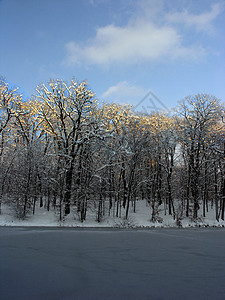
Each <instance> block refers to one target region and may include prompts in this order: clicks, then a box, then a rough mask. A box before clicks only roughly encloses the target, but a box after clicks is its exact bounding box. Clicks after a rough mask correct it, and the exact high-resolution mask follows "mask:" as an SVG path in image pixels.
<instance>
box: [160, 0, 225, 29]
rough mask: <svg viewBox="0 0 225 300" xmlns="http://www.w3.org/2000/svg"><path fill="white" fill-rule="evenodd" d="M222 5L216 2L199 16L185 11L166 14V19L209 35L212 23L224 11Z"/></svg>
mask: <svg viewBox="0 0 225 300" xmlns="http://www.w3.org/2000/svg"><path fill="white" fill-rule="evenodd" d="M224 6H225V5H224V3H222V2H218V3H214V4H213V5H212V6H211V10H210V11H207V12H202V13H201V14H192V13H189V12H188V11H187V10H184V11H182V12H176V13H173V14H167V16H166V19H167V21H169V22H170V23H183V24H185V25H186V26H188V27H191V26H192V27H195V28H196V29H197V30H198V31H205V32H208V33H211V32H212V31H213V24H212V23H213V21H214V20H215V19H216V18H217V16H218V15H219V14H221V13H222V11H223V10H224Z"/></svg>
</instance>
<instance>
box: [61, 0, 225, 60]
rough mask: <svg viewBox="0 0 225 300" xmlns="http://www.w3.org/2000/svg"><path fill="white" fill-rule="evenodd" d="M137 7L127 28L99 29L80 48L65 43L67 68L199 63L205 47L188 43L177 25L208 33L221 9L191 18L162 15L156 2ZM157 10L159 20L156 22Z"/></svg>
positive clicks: (185, 14)
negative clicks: (167, 61) (174, 61)
mask: <svg viewBox="0 0 225 300" xmlns="http://www.w3.org/2000/svg"><path fill="white" fill-rule="evenodd" d="M140 3H141V4H140V5H139V6H138V7H139V9H137V13H136V14H135V13H134V14H133V15H132V17H131V19H130V20H129V21H128V22H127V24H126V25H124V26H116V25H115V24H110V25H107V26H104V27H99V28H98V29H97V30H96V35H95V36H94V37H93V38H92V39H91V40H89V41H86V42H85V41H84V44H83V45H80V44H78V43H76V42H74V41H70V42H68V43H67V44H66V51H67V56H66V60H65V62H66V64H67V65H73V64H78V63H83V62H85V63H86V64H95V65H110V64H114V63H118V64H124V63H129V64H133V63H137V62H138V63H139V62H149V61H150V62H151V61H157V60H161V59H180V58H185V59H198V58H200V57H202V56H203V55H204V53H205V51H204V47H202V46H201V45H200V42H198V43H199V44H198V45H197V44H191V42H189V43H187V42H186V36H184V35H182V34H181V31H180V28H179V27H178V23H181V22H182V23H184V24H185V25H187V26H188V27H189V26H194V27H195V29H197V30H208V31H209V30H210V29H212V28H213V27H212V22H213V20H215V18H216V17H217V16H218V15H219V14H220V12H221V9H222V7H223V5H222V4H221V3H217V4H214V5H212V7H211V10H210V11H208V12H203V13H201V14H191V13H189V12H188V11H183V12H175V13H167V14H165V12H164V9H163V1H162V0H160V1H159V3H160V5H159V4H157V1H155V0H152V2H149V1H146V0H142V1H140ZM149 3H151V5H150V6H149ZM154 7H155V10H154V9H153V8H154ZM160 10H161V12H162V16H161V17H160V18H159V11H160ZM141 11H142V14H141ZM157 18H158V19H160V22H158V21H157ZM194 43H195V42H194Z"/></svg>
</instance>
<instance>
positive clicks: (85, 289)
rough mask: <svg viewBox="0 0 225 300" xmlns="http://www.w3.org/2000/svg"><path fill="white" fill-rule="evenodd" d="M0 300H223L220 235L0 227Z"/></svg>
mask: <svg viewBox="0 0 225 300" xmlns="http://www.w3.org/2000/svg"><path fill="white" fill-rule="evenodd" d="M0 285H1V286H0V299H1V300H9V299H10V300H11V299H15V300H20V299H21V300H22V299H23V300H28V299H29V300H33V299H38V300H40V299H41V300H42V299H43V300H48V299H52V300H57V299H60V300H64V299H74V300H79V299H82V300H83V299H84V300H89V299H90V300H92V299H96V300H97V299H98V300H107V299H113V300H114V299H115V300H118V299H129V300H132V299H138V300H143V299H148V300H151V299H157V300H163V299H165V300H168V299H171V300H176V299H177V300H178V299H179V300H180V299H182V300H185V299H193V300H194V299H198V300H200V299H204V300H207V299H209V300H211V299H213V300H220V299H221V300H222V299H223V300H224V299H225V229H157V230H113V229H112V230H107V229H102V230H100V229H93V230H92V229H45V228H43V229H42V228H33V229H32V228H9V227H1V228H0Z"/></svg>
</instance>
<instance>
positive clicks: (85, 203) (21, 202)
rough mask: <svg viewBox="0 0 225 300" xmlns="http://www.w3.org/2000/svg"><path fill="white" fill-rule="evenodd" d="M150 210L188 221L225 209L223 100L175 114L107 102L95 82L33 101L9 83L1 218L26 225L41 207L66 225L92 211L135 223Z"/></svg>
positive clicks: (1, 93) (194, 103) (185, 104)
mask: <svg viewBox="0 0 225 300" xmlns="http://www.w3.org/2000/svg"><path fill="white" fill-rule="evenodd" d="M138 201H146V203H147V204H148V209H149V216H150V219H151V221H152V222H157V221H159V210H160V209H163V210H164V214H166V215H171V218H174V220H176V221H177V224H179V222H181V220H182V218H183V217H189V218H191V219H193V220H197V219H198V218H199V214H201V215H202V216H203V217H205V216H206V213H207V211H208V210H209V207H210V208H212V207H213V209H214V210H215V218H216V220H217V221H219V220H220V219H221V220H224V209H225V107H224V104H223V103H222V102H221V101H220V100H219V99H217V98H216V97H215V96H212V95H208V94H198V95H191V96H187V97H186V98H184V99H183V100H181V101H180V102H179V103H178V104H177V107H176V110H175V111H174V113H173V114H167V113H156V112H155V113H154V112H152V113H151V114H145V113H139V112H136V111H135V110H134V109H133V107H132V106H130V105H121V104H116V103H103V104H102V103H101V104H100V103H98V100H97V99H96V97H95V94H94V92H93V91H92V90H90V89H89V87H88V85H87V82H85V81H82V82H77V81H75V80H71V82H69V83H67V82H64V81H62V80H51V81H49V82H48V83H47V84H41V85H39V86H38V87H37V89H36V94H35V95H33V96H32V97H31V98H30V99H28V100H26V101H25V100H24V99H23V96H22V95H20V93H19V92H18V90H17V89H13V88H10V87H9V85H8V83H7V81H6V80H5V79H1V80H0V213H1V204H2V203H5V204H7V205H8V206H10V207H12V209H13V210H14V212H15V215H16V216H17V217H18V218H21V219H24V218H26V217H27V216H28V215H32V214H35V211H36V208H37V207H38V206H39V207H43V208H45V209H46V210H47V211H50V210H54V211H55V212H56V214H57V215H58V218H59V220H64V218H65V217H66V216H67V215H69V214H70V213H71V208H73V209H75V210H76V211H77V216H78V218H79V220H80V222H83V221H85V220H86V217H87V211H89V210H92V211H94V212H95V213H96V222H99V223H101V222H102V220H103V218H104V216H105V215H110V216H112V217H113V218H122V216H123V217H125V218H126V219H127V218H129V213H130V211H131V210H132V211H133V212H135V210H136V205H137V202H138Z"/></svg>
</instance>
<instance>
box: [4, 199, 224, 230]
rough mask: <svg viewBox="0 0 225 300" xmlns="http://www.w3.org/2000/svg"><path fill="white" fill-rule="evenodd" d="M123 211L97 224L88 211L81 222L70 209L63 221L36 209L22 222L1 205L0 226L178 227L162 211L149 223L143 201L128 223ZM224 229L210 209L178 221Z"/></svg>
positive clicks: (184, 226)
mask: <svg viewBox="0 0 225 300" xmlns="http://www.w3.org/2000/svg"><path fill="white" fill-rule="evenodd" d="M124 213H125V212H124V211H123V212H122V218H113V217H112V212H111V216H108V213H106V214H105V216H104V218H103V221H102V222H101V223H98V222H97V221H96V212H94V211H91V210H88V212H87V218H86V221H84V222H83V223H81V222H80V220H79V216H78V214H77V212H76V210H73V208H72V212H71V213H70V215H68V216H66V217H65V219H64V220H63V221H59V215H58V213H57V212H54V210H53V209H51V211H49V212H48V211H47V210H46V209H45V208H44V207H42V208H39V207H38V206H37V207H36V211H35V215H32V214H29V215H28V216H27V218H26V219H25V220H20V219H18V218H15V212H14V210H13V209H12V208H10V207H8V206H6V205H4V204H3V205H2V214H1V215H0V226H46V227H122V228H123V227H125V228H131V227H132V228H135V227H143V228H148V227H153V228H154V227H157V228H160V227H162V228H167V227H177V223H176V220H174V219H173V217H172V216H170V215H168V213H167V215H165V214H164V211H163V209H162V210H161V211H160V212H159V220H160V222H154V223H153V222H151V221H150V220H151V208H150V207H149V206H147V205H146V201H144V200H142V201H137V204H136V212H135V213H134V212H132V207H131V210H130V213H129V218H128V220H125V218H124V217H123V215H124ZM208 226H209V227H225V221H223V220H221V219H220V221H219V222H218V221H216V218H215V210H214V209H209V212H208V213H207V215H206V217H205V218H203V217H202V209H200V210H199V219H198V221H197V222H194V221H193V220H191V219H190V218H186V217H184V218H183V219H182V220H181V227H183V228H189V227H208Z"/></svg>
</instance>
